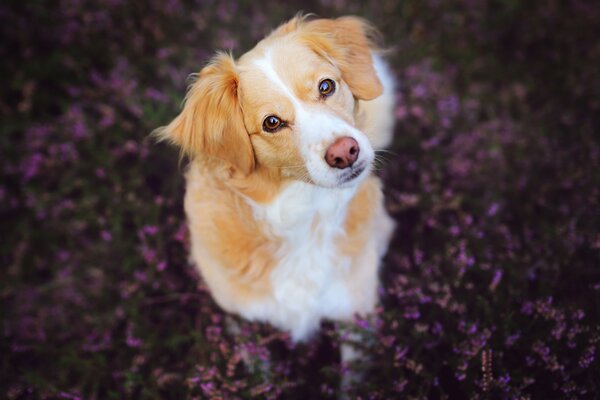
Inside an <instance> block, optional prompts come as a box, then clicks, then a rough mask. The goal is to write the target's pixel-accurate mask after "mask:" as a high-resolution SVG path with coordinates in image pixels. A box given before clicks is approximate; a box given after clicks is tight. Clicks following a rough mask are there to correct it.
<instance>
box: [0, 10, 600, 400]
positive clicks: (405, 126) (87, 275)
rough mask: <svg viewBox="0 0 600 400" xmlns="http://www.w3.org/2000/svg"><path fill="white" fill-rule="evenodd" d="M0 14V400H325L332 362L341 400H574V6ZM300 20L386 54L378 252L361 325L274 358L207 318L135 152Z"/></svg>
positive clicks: (171, 198) (180, 238) (592, 379)
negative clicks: (192, 86) (383, 211)
mask: <svg viewBox="0 0 600 400" xmlns="http://www.w3.org/2000/svg"><path fill="white" fill-rule="evenodd" d="M8 3H9V4H3V5H0V34H1V36H2V38H3V39H2V46H0V55H1V58H2V60H3V62H2V63H1V64H0V71H1V72H2V75H3V77H4V79H3V82H4V83H3V85H2V86H1V88H0V93H1V97H0V112H1V114H2V116H3V118H2V124H1V129H2V134H1V135H0V149H1V150H0V151H1V153H0V157H1V160H2V162H1V164H0V173H1V174H2V180H1V182H0V213H1V216H2V225H1V228H0V229H1V231H0V232H1V238H2V239H1V240H0V256H1V259H2V262H3V268H2V269H1V270H0V296H1V302H0V315H1V318H2V326H1V329H2V330H1V331H0V337H1V340H0V354H2V356H1V360H2V363H1V364H0V390H1V391H2V393H3V396H2V397H6V398H9V399H18V398H19V399H20V398H65V399H76V398H86V399H87V398H100V399H104V398H246V397H259V398H303V399H304V398H333V397H336V396H337V395H338V394H339V390H340V381H341V380H342V379H341V377H342V376H344V375H345V374H347V373H348V372H347V371H348V368H349V367H350V366H346V365H340V362H339V359H338V355H337V354H338V350H339V345H340V343H342V342H345V341H346V342H354V343H355V344H356V345H357V346H360V347H364V348H365V350H366V351H367V352H368V353H369V354H370V359H369V361H368V362H364V363H362V365H357V366H354V368H359V369H362V372H363V373H364V377H363V379H362V380H361V381H360V382H355V383H353V384H352V383H350V384H349V386H348V387H346V388H344V390H346V391H347V392H348V393H349V394H350V395H351V397H356V398H363V399H383V398H398V397H400V398H466V397H468V398H474V399H477V398H532V399H536V398H576V399H580V398H593V397H597V396H598V393H600V387H599V386H600V384H599V382H600V381H599V380H598V379H597V378H598V376H600V363H599V361H598V354H597V353H598V351H599V343H600V322H599V321H600V312H599V310H600V271H599V270H598V267H599V265H600V263H599V262H600V254H599V253H600V232H599V231H598V226H600V219H599V216H598V204H600V196H599V195H600V175H599V172H598V171H599V170H600V165H599V163H600V143H599V141H598V129H599V128H598V127H599V126H600V121H599V118H598V116H599V115H600V102H599V100H598V99H599V97H598V92H597V90H598V87H600V70H599V69H598V68H597V66H598V65H600V50H599V48H598V45H597V38H598V36H599V35H600V29H599V25H598V24H597V21H599V20H600V7H599V6H598V5H597V4H595V3H593V2H591V1H589V2H588V1H582V0H572V1H565V2H560V3H559V2H550V3H545V4H540V5H536V4H534V3H533V2H514V1H500V0H494V1H488V2H474V1H469V0H456V1H451V0H428V1H413V0H407V1H404V2H395V1H383V2H379V3H378V4H376V5H374V4H372V3H369V4H366V3H365V4H362V3H360V2H357V1H354V0H336V1H330V0H322V1H320V2H317V1H315V2H311V4H310V6H307V5H306V3H305V2H299V1H298V2H296V3H295V4H288V5H287V6H283V5H277V4H275V3H273V4H268V5H266V6H265V5H264V4H262V3H260V2H251V1H246V0H225V1H210V0H209V1H198V2H197V3H196V4H193V3H192V2H183V1H180V0H172V1H169V2H160V1H148V2H142V3H139V2H133V3H131V2H122V1H120V0H105V1H103V2H90V3H88V2H81V1H77V0H61V1H59V2H55V3H54V4H44V2H22V3H17V2H8ZM292 3H293V2H292ZM521 3H524V4H521ZM302 8H304V9H305V10H307V11H314V12H317V13H318V14H320V15H322V16H336V15H342V14H351V13H352V14H359V15H363V16H365V17H367V18H368V19H370V20H372V21H373V22H374V23H375V25H376V26H378V27H380V29H381V30H382V32H383V36H384V37H385V38H386V44H387V45H389V46H390V47H391V48H392V51H391V53H390V60H391V62H392V64H393V66H394V69H395V72H396V74H397V76H398V78H399V82H400V84H399V89H398V93H397V96H398V106H397V109H396V117H397V121H398V122H397V128H396V139H395V142H394V146H393V148H392V149H391V150H390V151H385V152H382V153H381V154H380V156H379V163H378V166H377V173H378V174H380V176H381V177H382V178H383V180H384V181H385V183H386V199H387V200H386V201H387V208H388V209H389V210H390V212H391V213H392V215H393V216H394V218H395V219H396V220H397V222H398V229H397V232H396V235H395V238H394V241H393V243H392V245H391V247H390V251H389V253H388V255H387V257H386V259H385V263H384V268H383V269H382V287H381V298H382V302H381V306H380V307H379V309H378V311H377V313H376V315H375V316H373V318H370V319H369V320H361V319H357V320H356V321H355V322H354V323H351V324H346V326H343V327H342V326H336V324H333V323H331V322H327V323H324V325H323V330H322V333H321V334H320V336H318V337H316V338H315V339H314V340H312V341H311V342H309V343H307V344H298V345H294V344H292V343H291V342H290V340H289V338H288V337H287V336H286V335H285V334H282V333H280V332H277V331H275V330H274V329H272V328H270V327H269V326H265V325H262V324H257V323H248V322H244V321H241V320H238V319H237V318H235V317H231V316H226V315H225V314H224V313H223V312H222V311H221V310H219V308H218V307H217V306H216V305H215V303H214V302H213V301H212V299H211V297H210V295H209V293H208V292H207V290H206V288H205V286H204V285H203V283H202V281H201V279H200V278H199V276H198V275H197V272H196V271H195V269H194V267H193V266H190V265H189V264H188V262H187V253H188V243H187V240H188V239H187V231H186V227H185V222H184V217H183V211H182V192H183V183H182V178H181V170H180V169H179V168H178V165H177V156H178V155H177V152H176V151H175V150H173V149H171V148H168V147H167V146H165V145H162V144H156V143H154V142H153V141H152V140H151V139H150V138H149V137H148V134H149V133H150V132H151V131H152V130H153V129H154V128H156V127H158V126H161V125H164V124H166V123H168V122H169V121H170V119H172V118H173V117H174V116H175V115H176V113H177V110H178V106H179V104H180V102H181V99H182V97H183V93H184V91H185V79H186V76H187V75H188V74H189V73H191V72H195V71H198V70H199V69H200V67H201V66H202V65H203V63H204V62H206V60H207V58H208V57H209V56H210V55H211V54H212V53H213V52H214V51H216V50H218V49H223V48H230V49H233V52H234V54H236V55H240V54H242V52H243V51H245V50H246V49H248V48H250V46H252V45H253V44H254V43H255V42H256V41H258V40H259V39H260V38H261V37H263V36H264V35H265V34H266V33H268V32H269V31H270V29H272V28H274V27H275V26H276V25H277V24H278V23H280V22H282V21H283V20H285V19H286V18H289V17H291V16H293V15H294V14H295V13H296V11H297V10H299V9H302ZM231 324H235V325H237V326H238V328H237V329H236V330H237V331H238V332H236V333H235V334H233V333H232V329H228V328H227V327H228V326H231ZM338 325H340V324H338ZM340 328H343V329H340ZM349 333H352V334H349Z"/></svg>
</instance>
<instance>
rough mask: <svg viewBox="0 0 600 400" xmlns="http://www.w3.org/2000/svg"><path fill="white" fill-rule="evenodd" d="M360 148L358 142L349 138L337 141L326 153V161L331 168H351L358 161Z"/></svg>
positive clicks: (345, 137)
mask: <svg viewBox="0 0 600 400" xmlns="http://www.w3.org/2000/svg"><path fill="white" fill-rule="evenodd" d="M358 153H360V147H358V142H357V141H356V140H354V139H352V138H351V137H349V136H344V137H341V138H338V139H336V141H335V142H333V144H332V145H331V146H329V148H328V149H327V151H326V152H325V161H327V164H329V166H330V167H333V168H339V169H344V168H348V167H351V166H352V164H354V162H355V161H356V160H357V159H358Z"/></svg>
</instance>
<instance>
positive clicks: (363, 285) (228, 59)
mask: <svg viewBox="0 0 600 400" xmlns="http://www.w3.org/2000/svg"><path fill="white" fill-rule="evenodd" d="M372 32H373V29H372V28H371V27H370V26H369V25H368V24H367V23H366V22H365V21H363V20H361V19H359V18H355V17H344V18H339V19H336V20H325V19H317V20H308V19H306V18H304V17H297V18H294V19H292V20H291V21H289V22H288V23H286V24H284V25H282V26H281V27H279V28H278V29H277V30H275V31H274V32H273V33H272V34H271V35H270V36H268V37H267V38H265V39H264V40H263V41H261V42H260V43H259V44H258V45H257V46H256V47H255V48H254V49H252V50H251V51H249V52H248V53H246V54H244V55H243V56H242V57H241V58H240V59H239V60H237V61H236V60H234V59H233V58H232V56H231V55H228V54H224V53H221V54H218V55H217V56H216V57H214V58H213V60H212V61H211V62H210V63H209V64H208V65H207V66H206V67H204V68H203V69H202V70H201V71H200V73H199V74H198V77H197V80H196V81H195V82H194V83H193V84H192V86H191V88H190V89H189V91H188V94H187V96H186V100H185V105H184V107H183V110H182V111H181V113H180V114H179V116H177V117H176V118H175V120H174V121H173V122H171V123H170V124H169V125H168V126H167V127H165V128H164V129H162V130H160V131H159V135H160V137H161V138H163V139H167V140H169V141H170V142H172V143H174V144H176V145H177V146H179V147H180V148H181V149H182V152H183V153H185V154H186V155H188V156H189V158H190V159H191V163H190V166H189V170H188V171H187V174H186V180H187V191H186V195H185V211H186V215H187V216H188V220H189V230H190V233H191V243H192V258H193V259H194V261H195V262H196V263H197V264H198V266H199V268H200V270H201V272H202V276H203V278H204V279H205V280H206V282H207V283H208V285H209V287H210V290H211V292H212V294H213V296H214V297H215V299H216V301H217V302H218V303H219V304H220V305H221V306H222V307H223V308H225V309H226V310H228V311H231V312H240V307H243V305H244V304H250V303H252V302H257V301H261V300H262V299H264V298H267V297H269V296H272V292H273V290H274V288H273V282H272V280H271V274H272V272H273V270H274V269H276V268H277V267H278V265H279V262H280V259H281V254H280V253H279V252H278V249H280V248H281V245H282V243H281V242H282V240H283V239H282V238H281V237H278V236H277V235H276V234H274V233H273V232H272V231H271V229H269V227H268V226H266V222H265V221H264V220H262V219H259V218H257V217H256V215H255V206H256V205H259V206H260V205H269V204H270V203H272V202H273V201H275V199H277V198H278V196H279V195H280V193H282V191H283V190H285V188H287V187H289V185H290V184H291V183H293V182H297V181H302V182H307V183H309V184H313V183H314V182H313V181H312V179H311V176H310V175H309V173H308V171H307V168H306V166H305V162H304V161H303V158H302V154H301V151H300V149H299V147H298V144H297V135H298V134H299V132H298V131H297V126H296V125H295V124H294V121H295V118H296V117H297V116H296V115H295V108H294V106H293V104H291V102H290V99H289V98H287V97H286V96H284V95H282V92H281V91H276V90H271V87H272V85H273V82H272V81H270V80H269V79H268V77H267V76H265V74H262V73H260V71H258V70H257V69H256V68H255V67H254V65H255V63H256V61H257V60H259V59H261V58H262V57H265V54H267V52H268V53H269V54H273V55H274V56H275V57H274V62H273V68H274V70H275V72H276V73H277V74H278V76H280V77H281V79H282V80H283V81H285V82H290V85H291V87H292V91H293V94H294V96H295V97H296V98H297V99H299V100H298V101H301V102H303V104H306V107H319V108H322V109H326V110H327V112H329V113H331V114H332V115H335V116H336V117H337V118H340V119H341V120H343V121H345V122H346V123H348V124H350V125H352V126H355V125H356V123H357V121H356V118H357V114H358V111H359V110H358V104H359V100H362V101H368V100H372V99H374V98H377V97H378V96H380V95H381V94H382V91H383V87H382V83H381V82H380V80H379V79H378V77H377V74H376V72H375V70H374V67H373V62H372V58H371V52H372V49H373V45H372V42H371V40H370V37H371V36H372ZM307 66H311V67H310V68H307ZM323 76H327V77H331V78H332V79H334V80H335V81H336V82H338V88H337V93H336V96H332V98H331V99H327V101H326V102H325V101H324V100H323V99H321V98H320V97H319V94H318V92H316V91H315V90H316V86H315V82H318V81H319V79H321V78H322V77H323ZM270 114H277V115H278V116H280V117H281V118H282V119H283V120H285V121H290V124H289V126H286V127H284V128H282V129H281V130H280V131H278V132H277V133H276V134H269V133H265V132H264V131H263V129H262V123H263V120H264V118H265V117H266V116H268V115H270ZM320 145H321V146H323V147H326V146H327V145H328V143H325V141H324V143H321V144H320ZM319 218H320V217H319V216H316V217H315V220H314V221H313V222H312V223H313V225H314V226H315V227H317V226H319V224H320V222H321V221H320V220H319ZM379 223H382V224H384V225H385V226H384V227H382V228H378V227H376V226H375V224H379ZM374 229H383V230H384V231H386V232H387V231H390V230H391V222H390V220H389V217H387V214H386V213H385V211H384V209H383V206H382V194H381V187H380V182H379V179H378V178H376V177H374V176H369V177H367V178H366V179H364V180H363V181H362V183H360V185H359V187H358V188H357V190H356V193H355V195H354V197H353V198H352V199H351V201H350V202H349V204H348V206H347V211H346V216H345V219H344V223H343V231H344V232H343V233H342V234H341V235H339V236H338V237H337V239H336V240H335V243H334V245H333V246H335V249H333V250H332V252H333V253H335V254H337V255H338V256H339V257H340V258H343V257H347V258H348V259H350V260H351V264H350V269H351V270H350V273H349V274H347V275H346V276H345V278H344V279H345V280H346V281H347V286H348V287H349V288H350V290H351V292H352V293H351V296H352V297H353V298H355V299H357V300H356V304H358V305H357V306H356V307H354V311H356V312H369V311H371V310H372V308H373V307H374V303H375V301H376V286H377V282H376V276H377V274H376V272H375V273H373V269H376V268H377V265H378V263H379V258H380V257H381V255H382V254H383V252H384V250H385V247H386V245H387V244H386V243H379V244H376V245H373V243H371V242H373V240H374V239H373V237H372V236H373V234H372V232H373V230H374ZM314 234H315V235H318V234H319V232H318V230H317V229H316V228H315V229H314ZM388 236H389V235H388ZM384 241H387V239H386V240H384ZM369 246H370V247H369ZM361 299H363V300H361ZM361 302H362V303H364V305H361V304H362V303H361Z"/></svg>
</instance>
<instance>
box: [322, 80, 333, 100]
mask: <svg viewBox="0 0 600 400" xmlns="http://www.w3.org/2000/svg"><path fill="white" fill-rule="evenodd" d="M334 92H335V82H334V81H332V80H331V79H323V80H322V81H321V82H319V93H321V96H323V97H329V96H331V95H332V94H333V93H334Z"/></svg>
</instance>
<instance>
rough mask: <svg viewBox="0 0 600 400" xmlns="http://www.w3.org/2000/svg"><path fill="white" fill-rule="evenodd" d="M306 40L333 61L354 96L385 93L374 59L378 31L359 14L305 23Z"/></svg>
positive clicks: (368, 97)
mask: <svg viewBox="0 0 600 400" xmlns="http://www.w3.org/2000/svg"><path fill="white" fill-rule="evenodd" d="M306 32H307V33H308V35H307V36H305V39H306V40H307V41H308V43H309V45H311V46H312V47H313V49H314V50H315V51H317V53H319V54H320V55H322V56H324V57H326V58H328V59H330V60H332V61H333V62H334V63H335V64H336V65H337V67H338V68H339V69H340V71H341V72H342V77H343V79H344V81H345V82H346V83H347V84H348V86H349V87H350V90H351V91H352V94H354V97H356V98H359V99H361V100H372V99H374V98H376V97H379V96H380V95H381V94H382V93H383V86H382V85H381V82H380V81H379V78H378V77H377V73H376V72H375V69H374V67H373V60H372V59H371V48H372V47H373V44H372V41H371V38H372V37H373V36H374V34H375V33H376V30H375V29H374V28H373V27H372V26H371V25H370V24H369V23H368V22H367V21H365V20H363V19H360V18H357V17H341V18H337V19H317V20H313V21H310V22H307V23H306Z"/></svg>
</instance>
